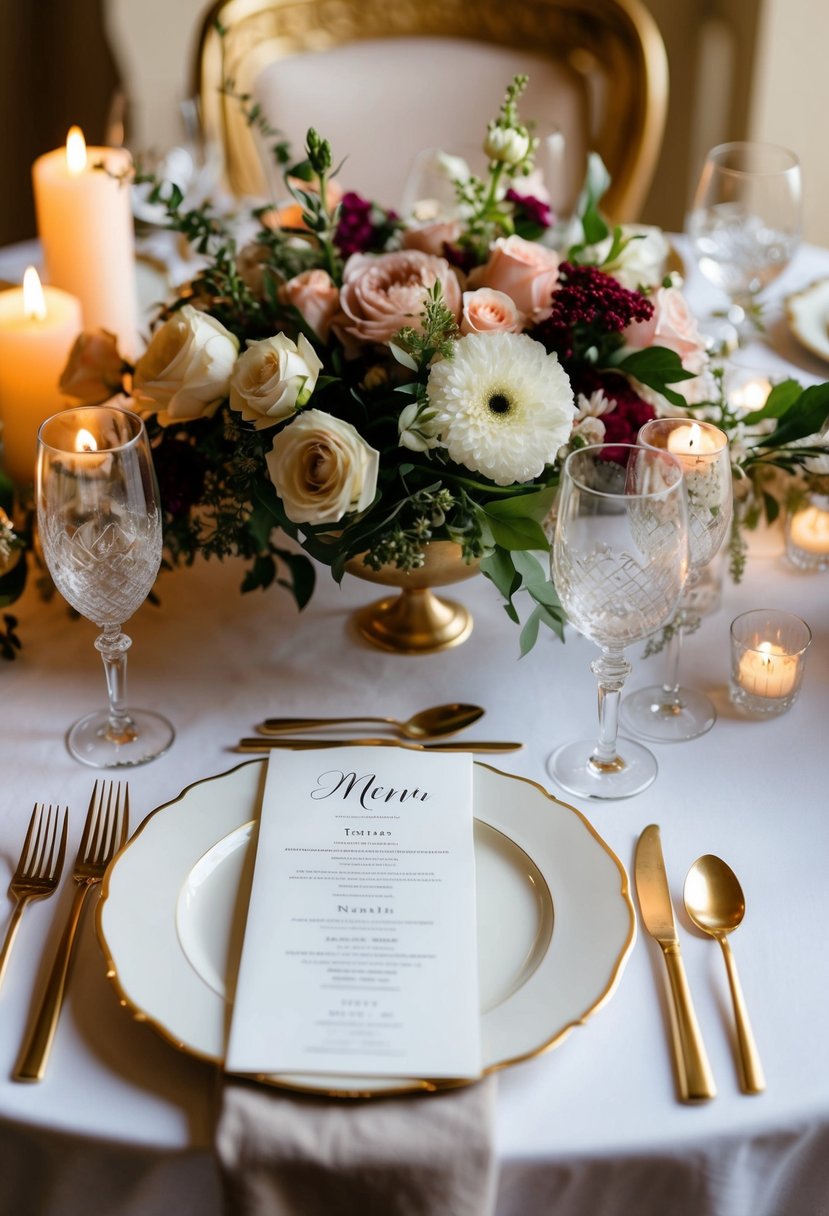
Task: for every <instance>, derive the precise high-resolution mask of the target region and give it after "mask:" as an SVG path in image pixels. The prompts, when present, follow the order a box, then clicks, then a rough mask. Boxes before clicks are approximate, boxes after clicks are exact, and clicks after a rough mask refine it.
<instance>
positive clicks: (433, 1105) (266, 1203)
mask: <svg viewBox="0 0 829 1216" xmlns="http://www.w3.org/2000/svg"><path fill="white" fill-rule="evenodd" d="M495 1091H496V1079H495V1077H488V1078H486V1079H485V1080H483V1081H479V1082H477V1083H476V1084H474V1085H467V1086H464V1087H463V1088H461V1089H455V1090H449V1091H447V1092H445V1093H437V1094H429V1095H423V1096H419V1095H418V1096H413V1097H397V1098H394V1097H389V1098H382V1097H376V1098H370V1099H367V1100H355V1101H351V1100H346V1099H341V1100H337V1099H329V1098H317V1097H306V1096H304V1095H299V1096H298V1095H295V1094H287V1093H283V1092H282V1091H280V1090H275V1089H268V1087H267V1086H262V1085H257V1084H255V1083H248V1082H245V1081H243V1080H238V1079H236V1078H229V1077H228V1078H226V1079H225V1082H224V1088H223V1092H222V1098H221V1109H220V1112H219V1118H218V1123H217V1127H216V1137H215V1146H216V1155H217V1158H218V1161H219V1167H220V1170H221V1174H222V1182H223V1187H224V1194H225V1203H226V1212H227V1216H323V1213H324V1216H490V1214H491V1213H492V1212H493V1211H494V1209H495V1194H496V1187H497V1178H496V1166H495V1155H494V1150H493V1123H494V1112H495Z"/></svg>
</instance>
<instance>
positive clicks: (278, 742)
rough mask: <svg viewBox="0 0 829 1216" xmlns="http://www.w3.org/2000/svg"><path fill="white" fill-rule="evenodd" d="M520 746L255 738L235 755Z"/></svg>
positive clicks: (514, 747) (516, 747)
mask: <svg viewBox="0 0 829 1216" xmlns="http://www.w3.org/2000/svg"><path fill="white" fill-rule="evenodd" d="M523 746H524V744H523V743H501V742H498V743H490V742H486V741H483V742H477V741H474V740H470V741H469V742H467V743H459V742H457V741H453V742H452V743H403V742H402V740H399V739H285V738H284V737H280V738H278V739H272V738H266V737H265V736H263V735H259V736H257V737H255V738H251V739H240V740H239V742H238V743H237V745H236V747H235V749H234V750H235V751H237V752H266V751H270V750H271V749H272V748H274V747H287V748H292V749H293V750H294V751H307V750H309V749H310V748H320V747H403V748H406V749H407V750H408V751H414V752H517V751H520V749H521V748H522V747H523Z"/></svg>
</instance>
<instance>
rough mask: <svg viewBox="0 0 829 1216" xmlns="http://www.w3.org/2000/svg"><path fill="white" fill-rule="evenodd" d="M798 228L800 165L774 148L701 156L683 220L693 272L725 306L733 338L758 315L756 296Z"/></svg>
mask: <svg viewBox="0 0 829 1216" xmlns="http://www.w3.org/2000/svg"><path fill="white" fill-rule="evenodd" d="M800 224H801V179H800V163H799V161H798V159H797V157H796V156H795V154H794V153H793V152H790V151H789V150H788V149H787V148H781V147H778V146H777V145H776V144H765V143H751V142H737V143H728V144H720V145H719V146H718V147H716V148H712V150H711V151H710V152H709V153H708V156H707V157H706V160H705V164H704V166H703V169H702V173H701V174H700V178H699V183H698V185H697V189H696V194H695V196H694V201H693V204H692V206H691V211H690V214H689V216H688V232H689V235H690V237H691V244H692V248H693V252H694V256H695V258H696V260H697V263H698V264H699V268H700V270H701V271H702V273H703V274H704V275H705V277H706V278H707V279H709V280H710V281H711V282H712V283H714V284H715V286H717V287H720V288H722V290H723V291H724V292H725V293H726V294H727V295H728V297H729V299H730V301H731V304H730V306H729V308H728V311H727V313H726V316H727V318H728V321H729V322H731V324H732V326H733V327H734V330H736V333H737V336H738V339H739V338H743V337H745V336H747V335H749V334H750V332H751V329H752V325H754V326H756V325H757V322H758V318H759V314H760V305H759V304H758V296H759V295H760V293H761V292H762V291H763V289H764V288H766V287H768V285H769V284H770V283H772V282H773V281H774V280H775V279H776V278H777V276H778V275H779V274H781V273H782V272H783V271H784V270H785V269H786V267H787V266H788V264H789V262H790V261H791V258H792V255H793V253H794V251H795V249H796V248H797V244H798V241H799V239H800Z"/></svg>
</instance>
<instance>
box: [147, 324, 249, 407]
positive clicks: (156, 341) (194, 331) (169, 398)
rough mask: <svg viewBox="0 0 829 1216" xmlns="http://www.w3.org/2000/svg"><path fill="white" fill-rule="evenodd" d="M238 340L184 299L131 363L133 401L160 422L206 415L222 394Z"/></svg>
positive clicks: (225, 387) (223, 393) (230, 370)
mask: <svg viewBox="0 0 829 1216" xmlns="http://www.w3.org/2000/svg"><path fill="white" fill-rule="evenodd" d="M238 352H239V339H238V338H236V337H235V335H234V334H232V333H230V332H229V331H228V330H227V329H225V327H224V325H222V324H221V322H220V321H217V320H216V318H215V317H211V316H210V314H209V313H206V312H199V311H197V309H195V308H193V307H192V306H191V305H189V304H185V305H184V307H183V308H180V309H179V310H178V312H175V313H173V315H172V316H171V317H170V318H169V320H167V321H165V322H164V324H163V325H161V326H159V328H158V329H157V330H156V331H155V333H154V334H153V336H152V339H151V340H150V344H149V346H148V347H147V349H146V351H145V352H144V354H143V355H142V356H141V358H140V359H139V360H138V362H137V363H136V365H135V375H134V377H133V393H134V396H135V399H136V406H137V407H138V408H139V409H141V410H143V411H144V412H150V413H152V412H154V411H157V412H158V421H159V422H160V423H161V425H162V426H169V425H170V424H171V423H173V422H191V421H193V420H194V419H196V418H209V417H210V416H211V415H212V414H214V413H215V412H216V409H217V408H218V405H219V403H220V402H221V400H222V398H223V397H226V396H227V393H228V388H229V386H230V374H231V372H232V371H233V365H234V364H235V362H236V356H237V354H238Z"/></svg>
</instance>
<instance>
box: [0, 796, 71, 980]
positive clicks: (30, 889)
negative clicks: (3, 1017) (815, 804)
mask: <svg viewBox="0 0 829 1216" xmlns="http://www.w3.org/2000/svg"><path fill="white" fill-rule="evenodd" d="M53 811H54V813H53ZM68 815H69V808H68V807H64V809H63V828H62V829H61V833H60V840H59V841H58V821H59V818H60V807H58V806H56V807H54V808H53V807H52V804H51V803H50V804H49V806H48V807H46V806H44V804H43V803H42V802H36V803H35V805H34V810H33V811H32V817H31V819H30V820H29V830H28V831H27V832H26V839H25V840H24V841H23V848H22V849H21V851H20V860H19V861H18V863H17V869H16V870H15V872H14V874H13V875H12V880H11V882H10V883H9V896H10V898H11V899H13V900H14V901H15V906H14V911H13V912H12V916H11V920H10V921H9V927H8V929H7V930H6V940H5V941H4V942H3V949H2V950H0V984H2V982H3V975H4V973H5V970H6V963H7V962H8V961H9V955H10V954H11V951H12V945H13V943H14V939H15V935H16V933H17V927H18V925H19V924H20V919H21V917H22V915H23V909H24V908H25V907H26V905H27V904H28V903H31V902H32V900H34V899H45V898H46V897H47V896H48V895H53V894H54V892H55V891H56V890H57V887H58V883H59V882H60V875H61V871H62V869H63V858H64V854H65V853H66V825H67V819H68Z"/></svg>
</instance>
